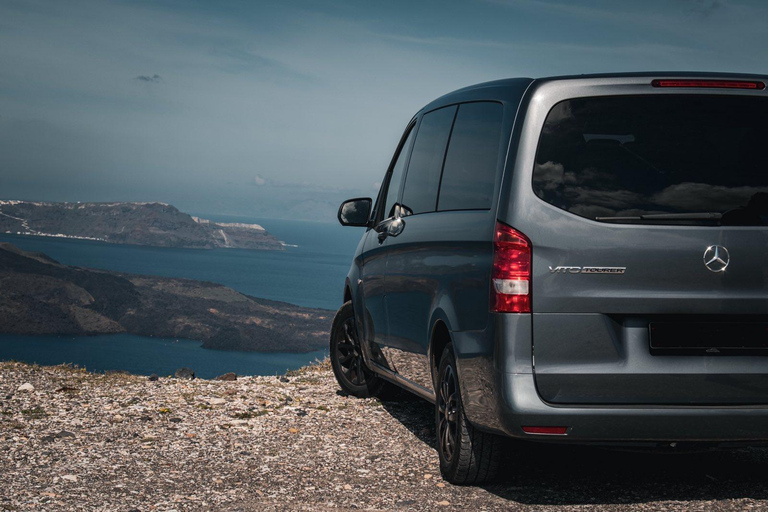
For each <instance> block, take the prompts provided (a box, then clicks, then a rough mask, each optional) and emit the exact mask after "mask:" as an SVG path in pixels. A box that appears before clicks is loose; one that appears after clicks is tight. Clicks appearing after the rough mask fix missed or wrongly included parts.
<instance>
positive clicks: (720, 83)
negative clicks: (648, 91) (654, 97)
mask: <svg viewBox="0 0 768 512" xmlns="http://www.w3.org/2000/svg"><path fill="white" fill-rule="evenodd" d="M651 85H652V86H654V87H704V88H708V89H752V90H757V91H762V90H763V89H765V84H764V83H763V82H753V81H749V80H699V79H691V80H661V79H659V80H653V81H652V82H651Z"/></svg>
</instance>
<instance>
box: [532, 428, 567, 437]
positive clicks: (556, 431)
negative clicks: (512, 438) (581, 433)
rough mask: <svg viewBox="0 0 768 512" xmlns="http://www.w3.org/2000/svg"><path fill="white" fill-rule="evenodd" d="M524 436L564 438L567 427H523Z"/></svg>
mask: <svg viewBox="0 0 768 512" xmlns="http://www.w3.org/2000/svg"><path fill="white" fill-rule="evenodd" d="M523 432H525V433H526V434H544V435H550V436H564V435H565V434H566V432H568V427H523Z"/></svg>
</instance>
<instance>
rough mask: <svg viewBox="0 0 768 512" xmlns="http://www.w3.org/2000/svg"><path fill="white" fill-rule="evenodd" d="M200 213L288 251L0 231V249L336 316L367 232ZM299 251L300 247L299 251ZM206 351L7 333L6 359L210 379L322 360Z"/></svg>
mask: <svg viewBox="0 0 768 512" xmlns="http://www.w3.org/2000/svg"><path fill="white" fill-rule="evenodd" d="M195 214H196V215H198V216H200V217H204V218H208V219H211V220H214V221H219V222H247V223H257V224H261V225H262V226H264V227H265V228H266V229H267V231H269V232H270V233H272V234H274V235H275V236H277V237H278V238H279V239H280V240H282V241H284V242H285V243H286V244H289V246H288V247H286V250H285V251H254V250H246V249H211V250H204V249H170V248H157V247H143V246H130V245H116V244H107V243H103V242H95V241H88V240H71V239H65V238H49V237H36V236H28V235H9V234H0V242H10V243H12V244H14V245H16V246H17V247H19V248H20V249H23V250H25V251H34V252H42V253H44V254H47V255H48V256H50V257H51V258H53V259H55V260H57V261H59V262H60V263H63V264H66V265H74V266H79V267H88V268H99V269H105V270H113V271H117V272H126V273H131V274H143V275H158V276H165V277H182V278H187V279H196V280H201V281H211V282H215V283H220V284H223V285H225V286H229V287H230V288H233V289H235V290H237V291H239V292H241V293H244V294H247V295H251V296H254V297H260V298H265V299H271V300H279V301H284V302H289V303H292V304H297V305H299V306H305V307H314V308H324V309H330V310H336V309H337V308H338V307H339V306H340V305H341V302H342V297H343V286H344V279H345V277H346V275H347V272H348V271H349V267H350V264H351V262H352V256H353V253H354V250H355V247H356V246H357V243H358V241H359V239H360V237H361V236H362V234H363V231H362V230H361V229H354V228H343V227H341V226H339V225H338V224H334V223H324V222H306V221H289V220H278V219H256V218H248V217H237V216H216V215H210V214H206V213H205V212H197V213H195ZM294 245H295V246H296V247H292V246H294ZM0 293H2V290H0ZM200 345H201V344H200V343H199V342H197V341H193V340H178V341H177V340H161V339H156V338H146V337H141V336H134V335H129V334H119V335H105V336H18V335H7V334H6V335H3V334H0V360H9V359H15V360H19V361H26V362H30V363H38V364H44V365H49V364H61V363H73V364H77V365H80V366H85V367H86V368H88V369H89V370H90V369H92V370H95V371H105V370H127V371H130V372H132V373H138V374H145V375H148V374H151V373H157V374H158V375H164V374H168V373H173V371H175V370H176V369H177V368H179V367H181V366H188V367H190V368H192V369H194V370H195V371H196V372H197V373H198V375H200V376H203V375H206V376H209V377H211V376H216V375H218V374H220V373H226V372H229V371H234V372H236V373H240V374H243V375H272V374H273V373H274V372H283V371H285V370H286V369H292V368H298V367H300V366H303V365H305V364H307V363H310V362H312V361H314V360H315V359H317V358H318V357H320V358H321V357H322V355H324V352H322V351H321V352H312V353H306V354H291V353H280V354H274V353H258V352H225V351H218V350H209V349H204V348H202V347H201V346H200ZM161 363H162V364H161ZM215 374H216V375H215Z"/></svg>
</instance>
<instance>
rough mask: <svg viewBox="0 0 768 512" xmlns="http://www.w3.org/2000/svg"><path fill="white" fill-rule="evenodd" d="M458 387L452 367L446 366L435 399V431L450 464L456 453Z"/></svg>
mask: <svg viewBox="0 0 768 512" xmlns="http://www.w3.org/2000/svg"><path fill="white" fill-rule="evenodd" d="M457 393H458V385H457V382H456V374H455V373H454V371H453V367H452V366H450V365H449V366H446V367H445V371H444V372H443V378H442V380H441V382H440V392H439V393H438V398H437V414H438V420H437V430H438V432H437V433H438V436H439V437H438V440H439V443H440V449H441V451H442V452H443V456H444V457H445V460H446V461H447V462H448V463H450V462H451V461H452V460H453V455H454V453H455V451H456V439H457V436H458V428H459V423H458V408H459V404H458V397H457Z"/></svg>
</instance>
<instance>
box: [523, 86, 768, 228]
mask: <svg viewBox="0 0 768 512" xmlns="http://www.w3.org/2000/svg"><path fill="white" fill-rule="evenodd" d="M767 119H768V98H765V97H747V96H736V95H701V94H696V95H693V94H689V95H680V94H670V95H666V94H665V95H660V94H656V95H647V96H608V97H595V98H579V99H572V100H567V101H563V102H560V103H558V104H557V105H555V106H554V107H553V108H552V110H551V111H550V112H549V114H548V116H547V119H546V122H545V123H544V128H543V130H542V133H541V138H540V140H539V147H538V151H537V154H536V165H535V168H534V173H533V188H534V191H535V193H536V195H537V196H539V197H540V198H541V199H543V200H544V201H546V202H548V203H550V204H552V205H554V206H557V207H558V208H561V209H563V210H566V211H569V212H571V213H574V214H576V215H579V216H582V217H586V218H589V219H593V220H597V221H601V222H611V223H644V224H693V225H715V226H720V225H747V226H766V225H768V122H766V120H767Z"/></svg>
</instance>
